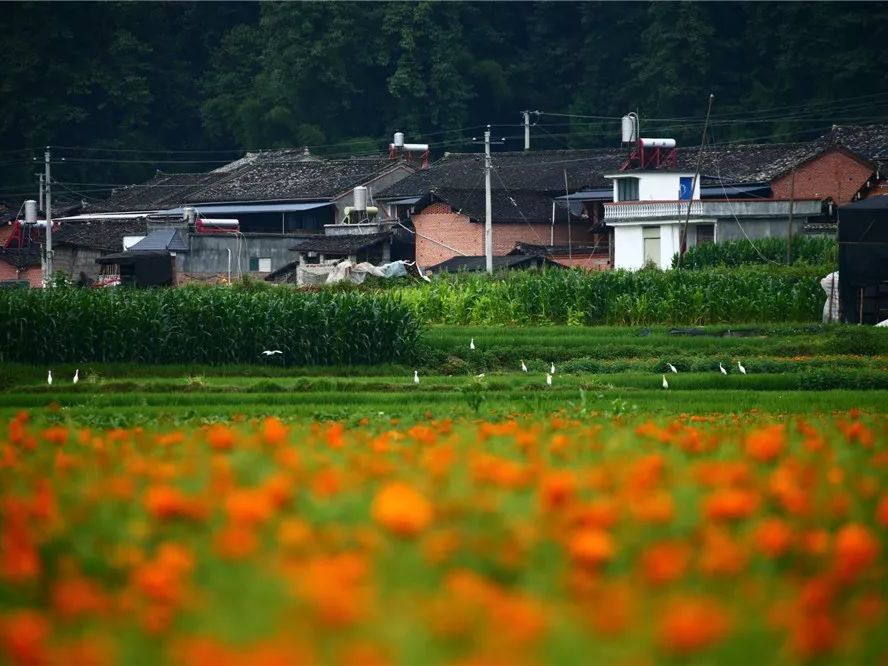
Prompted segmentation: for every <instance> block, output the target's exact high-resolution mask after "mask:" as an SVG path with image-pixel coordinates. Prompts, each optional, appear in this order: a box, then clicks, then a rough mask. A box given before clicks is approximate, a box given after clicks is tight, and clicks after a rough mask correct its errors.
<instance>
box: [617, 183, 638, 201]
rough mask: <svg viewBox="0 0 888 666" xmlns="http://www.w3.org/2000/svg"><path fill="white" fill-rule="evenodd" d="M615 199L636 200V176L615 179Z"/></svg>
mask: <svg viewBox="0 0 888 666" xmlns="http://www.w3.org/2000/svg"><path fill="white" fill-rule="evenodd" d="M617 201H638V179H637V178H619V179H618V180H617Z"/></svg>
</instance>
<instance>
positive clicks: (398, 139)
mask: <svg viewBox="0 0 888 666" xmlns="http://www.w3.org/2000/svg"><path fill="white" fill-rule="evenodd" d="M392 145H393V146H394V147H395V148H403V147H404V132H395V142H394V143H393V144H392Z"/></svg>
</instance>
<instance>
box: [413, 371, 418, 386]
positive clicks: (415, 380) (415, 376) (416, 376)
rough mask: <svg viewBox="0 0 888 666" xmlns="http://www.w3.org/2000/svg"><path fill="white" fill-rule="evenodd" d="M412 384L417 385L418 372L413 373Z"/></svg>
mask: <svg viewBox="0 0 888 666" xmlns="http://www.w3.org/2000/svg"><path fill="white" fill-rule="evenodd" d="M413 383H414V384H419V370H414V371H413Z"/></svg>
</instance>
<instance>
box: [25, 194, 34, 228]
mask: <svg viewBox="0 0 888 666" xmlns="http://www.w3.org/2000/svg"><path fill="white" fill-rule="evenodd" d="M25 224H37V202H36V201H34V200H33V199H28V200H27V201H25Z"/></svg>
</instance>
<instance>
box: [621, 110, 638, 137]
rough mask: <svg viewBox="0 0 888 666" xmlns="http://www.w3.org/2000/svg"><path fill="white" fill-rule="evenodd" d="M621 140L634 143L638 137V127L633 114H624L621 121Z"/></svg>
mask: <svg viewBox="0 0 888 666" xmlns="http://www.w3.org/2000/svg"><path fill="white" fill-rule="evenodd" d="M621 129H622V132H621V141H622V142H623V143H635V142H636V140H637V139H638V127H637V126H636V120H635V116H634V115H625V116H623V119H622V121H621Z"/></svg>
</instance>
